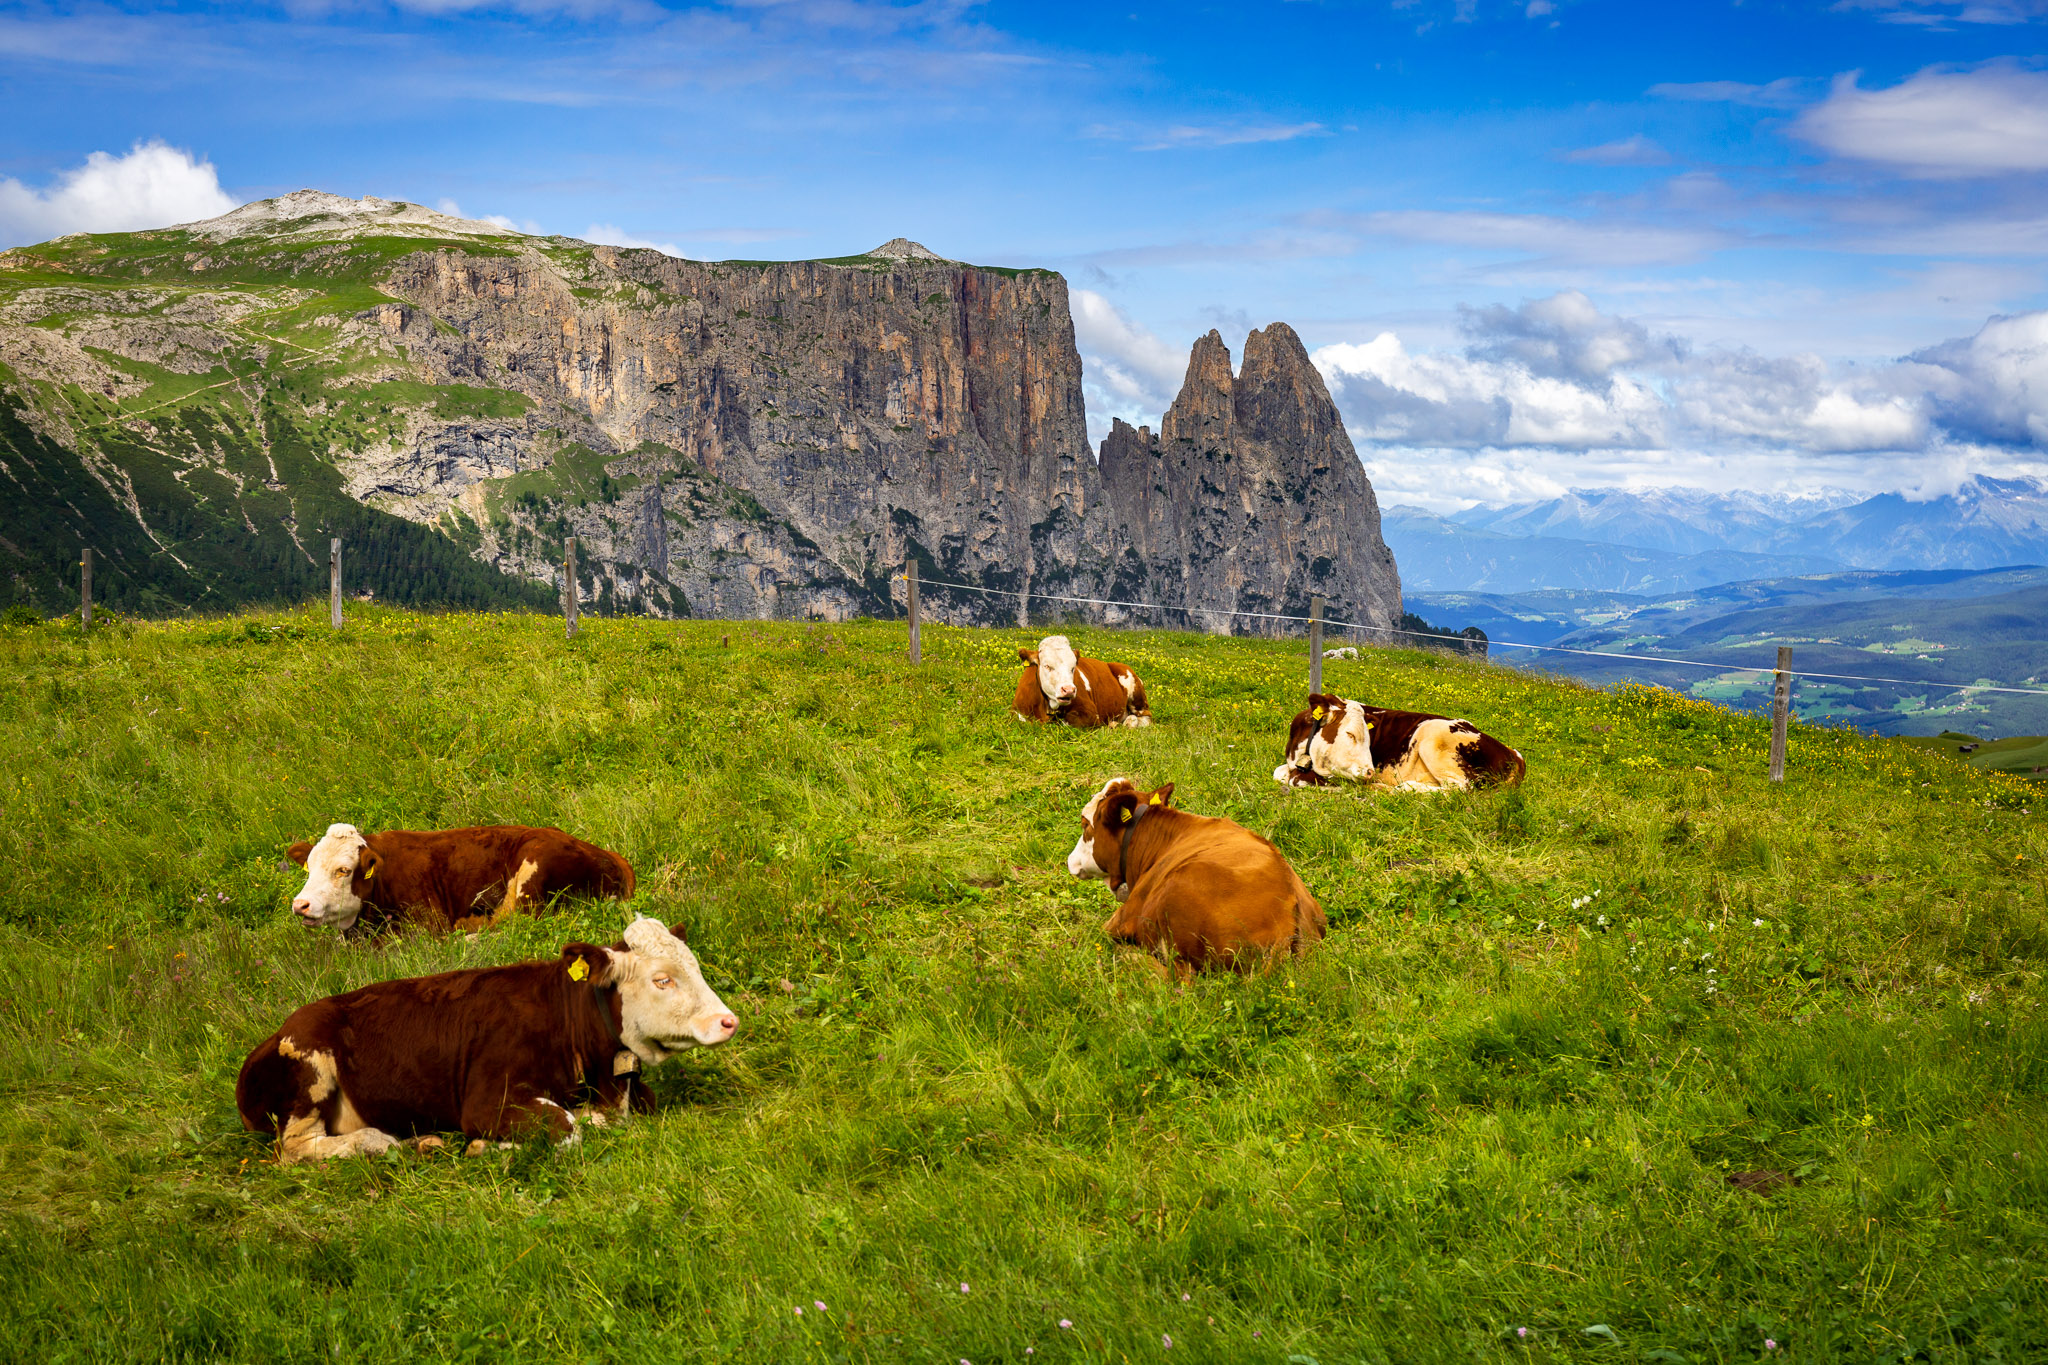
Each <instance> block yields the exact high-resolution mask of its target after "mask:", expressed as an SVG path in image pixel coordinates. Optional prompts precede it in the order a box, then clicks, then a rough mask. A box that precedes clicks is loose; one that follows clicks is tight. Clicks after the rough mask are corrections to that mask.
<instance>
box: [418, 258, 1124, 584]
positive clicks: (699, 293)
mask: <svg viewBox="0 0 2048 1365" xmlns="http://www.w3.org/2000/svg"><path fill="white" fill-rule="evenodd" d="M891 245H892V246H894V245H896V244H893V243H892V244H891ZM913 245H914V244H913ZM887 249H888V248H883V250H887ZM579 264H580V265H581V266H582V269H581V270H580V272H579V273H578V274H576V275H571V274H569V273H568V272H566V271H563V270H561V269H552V270H550V269H536V268H535V263H534V262H533V261H532V260H530V259H528V258H527V257H526V256H525V255H524V254H522V255H520V256H506V257H485V258H478V257H475V256H470V255H466V254H465V255H456V254H453V253H439V254H435V255H432V256H422V257H418V258H415V259H413V260H410V261H407V262H404V263H403V264H402V265H401V266H400V267H399V268H398V269H397V270H396V271H394V272H393V274H392V275H391V276H390V278H389V279H388V281H387V285H386V287H387V288H388V289H389V290H390V291H391V292H392V293H394V294H395V295H397V296H399V297H400V298H402V299H404V300H405V305H404V306H403V307H398V308H389V309H386V310H384V311H383V313H382V315H381V316H380V325H382V326H383V327H384V328H385V329H386V330H387V333H388V334H389V335H390V336H391V337H392V338H393V339H394V340H401V339H402V340H405V342H406V344H407V350H408V353H409V354H410V355H411V356H412V358H413V359H414V361H415V363H417V364H420V365H423V366H425V367H427V368H428V369H429V370H430V371H431V372H433V374H434V375H435V376H436V378H438V379H440V380H442V381H443V382H465V381H466V382H476V381H477V380H479V379H481V378H484V377H495V382H496V383H498V384H500V385H503V386H505V387H509V388H515V389H516V390H517V391H519V392H521V393H525V394H528V395H530V396H532V397H534V398H535V399H536V400H539V402H540V403H541V404H542V405H543V406H548V407H556V408H561V407H566V408H573V409H575V410H576V411H577V412H579V413H580V414H585V415H587V422H588V425H589V427H591V428H593V429H594V432H595V439H593V438H592V437H591V436H590V435H588V434H586V436H585V440H586V442H589V443H592V444H597V445H601V446H602V447H603V448H604V450H605V453H606V454H607V455H610V456H613V457H614V458H612V459H610V460H608V461H607V463H606V470H607V472H608V473H609V474H610V475H611V476H613V477H614V478H616V479H619V480H621V481H623V480H632V481H633V483H634V491H633V492H632V493H631V494H630V495H629V496H628V497H627V498H626V499H625V500H624V501H625V505H623V506H621V507H618V508H616V509H607V510H600V511H594V512H587V514H586V515H583V516H580V517H574V518H572V520H573V521H574V522H575V524H576V525H577V527H578V529H579V530H580V531H581V532H583V534H584V535H585V536H586V537H587V538H590V539H592V540H593V541H603V540H606V538H607V537H612V538H614V539H615V538H616V537H615V533H614V528H615V526H617V525H623V524H634V525H638V524H643V523H648V522H649V521H650V519H654V514H653V513H652V512H650V511H649V510H647V507H646V503H647V500H649V499H652V498H659V499H661V518H659V519H658V520H661V521H665V522H672V523H674V524H675V527H676V535H675V536H672V537H670V541H671V548H670V555H671V559H670V562H669V563H668V564H667V565H660V564H651V563H636V567H637V568H639V569H641V570H643V571H645V572H646V573H648V574H651V575H654V576H656V577H659V578H662V579H666V580H668V582H670V583H672V584H682V583H686V582H688V581H690V580H691V579H692V574H693V572H694V571H698V570H702V569H703V568H704V566H705V564H706V563H709V562H714V561H715V562H718V563H721V564H724V565H725V566H727V568H729V569H732V568H737V569H738V572H739V573H740V574H741V576H743V577H746V578H748V579H749V581H750V583H751V585H752V586H751V589H750V591H752V592H754V593H755V594H756V595H758V596H760V597H761V598H762V602H763V605H764V606H765V607H766V608H767V609H768V610H769V611H770V612H772V614H777V615H782V614H804V613H806V612H816V613H820V614H824V615H840V614H844V613H847V612H851V611H855V610H865V611H870V612H881V611H886V610H887V609H888V603H889V602H890V601H891V599H892V598H893V599H895V600H899V601H900V599H901V597H902V589H901V586H900V584H897V583H894V582H893V575H894V574H895V573H896V572H897V571H898V570H899V569H900V566H901V565H902V564H903V563H904V562H905V561H906V560H907V559H910V558H915V559H916V560H917V561H918V562H919V564H920V567H921V571H922V573H923V574H924V575H925V576H926V577H937V578H942V579H946V580H950V581H953V582H965V583H971V584H974V585H976V586H979V587H985V588H990V589H995V590H998V592H1000V593H1001V594H1002V595H1001V596H982V595H973V594H964V593H963V594H955V595H953V596H952V597H951V598H946V597H943V596H935V597H934V606H935V607H936V608H938V609H940V610H942V611H943V612H945V613H946V614H948V615H952V616H956V617H965V618H969V619H981V620H996V619H1004V618H1006V617H1012V616H1014V615H1015V613H1016V610H1017V604H1018V602H1019V601H1021V599H1022V595H1023V594H1024V593H1026V592H1032V591H1035V592H1054V593H1062V592H1071V591H1075V590H1086V591H1087V592H1090V593H1095V592H1098V591H1099V590H1100V589H1101V588H1102V587H1103V586H1104V585H1105V583H1106V582H1107V581H1108V570H1109V567H1110V562H1111V559H1112V556H1113V554H1114V549H1115V545H1116V534H1115V525H1114V522H1113V520H1112V519H1111V518H1110V517H1108V516H1107V515H1105V514H1104V509H1103V507H1102V505H1101V504H1102V494H1101V489H1100V484H1099V482H1098V480H1097V478H1096V476H1095V466H1094V460H1093V458H1092V456H1091V452H1090V451H1089V448H1088V442H1087V436H1086V431H1087V424H1086V415H1085V413H1084V412H1083V409H1082V404H1081V374H1080V360H1079V356H1078V355H1077V353H1076V352H1075V350H1074V344H1073V325H1072V321H1071V318H1070V316H1069V313H1068V309H1067V292H1066V283H1065V281H1063V280H1062V279H1061V278H1060V277H1059V276H1058V275H1055V274H1051V273H1049V272H1044V271H1022V272H1015V271H998V270H987V269H979V268H976V267H972V266H964V265H960V264H958V263H956V262H950V261H940V260H936V259H928V258H921V257H918V256H915V255H912V254H909V253H907V252H906V253H905V254H904V255H902V256H879V255H877V256H870V257H863V258H858V259H856V260H854V261H851V262H839V263H826V262H815V261H802V262H789V263H764V264H731V263H721V264H703V263H699V262H694V261H680V260H675V259H673V258H671V257H667V256H663V255H661V254H659V253H657V252H652V251H615V250H613V249H611V248H608V247H597V248H592V249H589V253H588V259H587V261H585V262H580V263H579ZM701 479H710V480H715V481H718V482H720V483H722V484H723V485H724V486H726V487H728V488H730V489H734V490H743V491H744V493H745V495H746V498H747V499H748V500H750V509H749V511H748V513H747V516H746V517H745V518H743V520H751V521H752V522H753V524H754V525H755V526H756V527H764V526H774V527H780V528H782V537H783V539H786V540H787V541H788V542H789V544H790V545H791V546H794V547H796V548H797V550H799V551H808V553H797V554H795V555H794V556H791V555H789V554H787V553H780V554H778V553H775V552H773V551H771V550H770V548H769V546H768V545H767V544H766V541H769V540H774V539H776V537H775V536H773V535H770V536H765V537H764V536H762V535H760V534H758V533H757V534H756V535H755V536H754V539H755V540H756V541H761V542H762V543H761V544H757V545H751V546H750V545H747V544H743V543H742V542H744V541H746V540H747V538H748V537H747V535H746V532H745V528H744V527H734V526H733V525H731V520H732V519H731V517H730V516H725V517H719V518H713V520H714V521H722V522H724V523H725V524H723V525H716V526H712V525H707V524H706V516H705V512H706V499H704V498H701V497H695V496H693V495H692V493H691V492H690V490H691V489H694V488H695V487H696V486H697V485H696V483H695V482H693V481H695V480H701ZM716 501H717V500H716V499H715V498H714V499H710V502H711V503H712V504H715V503H716ZM642 540H643V542H644V543H651V542H649V541H647V540H646V538H645V537H642ZM763 552H765V553H767V555H768V557H769V558H774V559H776V560H777V561H778V562H775V563H769V562H767V559H765V558H763ZM721 555H723V556H726V557H725V558H724V559H720V558H719V556H721ZM784 559H791V560H793V562H791V563H788V564H785V563H783V562H780V561H781V560H784ZM828 565H830V566H836V569H837V572H836V573H832V572H828V571H827V566H828ZM726 576H727V577H728V578H730V576H731V574H729V573H728V574H727V575H726ZM631 579H632V576H631V575H622V576H619V577H618V579H617V584H616V586H617V587H618V589H619V590H620V591H621V592H622V593H626V595H628V596H631V595H632V591H631V590H630V589H631ZM697 581H699V582H701V581H702V574H701V573H699V574H698V579H697ZM645 591H646V592H647V593H649V594H651V595H652V596H653V597H655V598H656V599H659V598H660V597H661V593H660V592H659V590H658V588H657V587H648V588H647V589H646V590H645ZM785 594H788V595H790V600H789V601H787V602H783V601H781V598H782V597H783V596H784V595H785ZM697 595H698V594H690V596H691V603H690V605H689V607H688V608H684V607H683V606H682V604H681V603H680V602H667V601H660V600H657V601H655V602H654V603H653V605H655V606H656V607H657V609H662V610H670V609H674V610H684V609H687V610H691V611H695V610H697V609H698V603H697V602H696V600H695V598H696V596H697ZM721 595H722V596H723V597H724V598H725V599H726V600H728V601H730V600H732V598H731V593H730V592H727V593H724V594H721ZM740 614H754V613H753V612H742V613H740Z"/></svg>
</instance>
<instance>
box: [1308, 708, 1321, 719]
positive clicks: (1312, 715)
mask: <svg viewBox="0 0 2048 1365" xmlns="http://www.w3.org/2000/svg"><path fill="white" fill-rule="evenodd" d="M1308 718H1309V719H1310V720H1321V719H1322V718H1323V708H1322V707H1320V706H1318V707H1317V708H1316V709H1315V710H1313V711H1311V712H1309V713H1308Z"/></svg>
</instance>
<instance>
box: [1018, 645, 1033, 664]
mask: <svg viewBox="0 0 2048 1365" xmlns="http://www.w3.org/2000/svg"><path fill="white" fill-rule="evenodd" d="M1017 657H1018V658H1020V659H1022V660H1023V661H1024V662H1025V663H1027V664H1035V663H1037V662H1038V651H1037V650H1035V649H1025V648H1023V647H1022V646H1019V647H1018V650H1017Z"/></svg>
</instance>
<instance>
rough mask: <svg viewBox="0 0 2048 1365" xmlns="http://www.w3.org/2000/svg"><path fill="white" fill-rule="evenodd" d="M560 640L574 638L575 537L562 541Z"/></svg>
mask: <svg viewBox="0 0 2048 1365" xmlns="http://www.w3.org/2000/svg"><path fill="white" fill-rule="evenodd" d="M562 623H563V624H562V630H563V636H562V638H563V639H565V640H573V639H575V638H576V537H574V536H569V537H566V538H565V539H564V540H563V541H562Z"/></svg>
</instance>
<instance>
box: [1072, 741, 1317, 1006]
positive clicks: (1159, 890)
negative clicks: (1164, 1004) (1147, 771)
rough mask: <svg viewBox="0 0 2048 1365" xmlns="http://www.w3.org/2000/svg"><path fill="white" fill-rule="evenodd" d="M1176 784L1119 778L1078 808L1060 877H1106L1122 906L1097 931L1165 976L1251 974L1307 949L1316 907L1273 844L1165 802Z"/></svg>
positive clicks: (1312, 938) (1225, 822)
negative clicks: (1147, 786)
mask: <svg viewBox="0 0 2048 1365" xmlns="http://www.w3.org/2000/svg"><path fill="white" fill-rule="evenodd" d="M1172 800H1173V784H1172V783H1171V782H1169V783H1167V784H1166V785H1165V786H1163V787H1160V788H1158V789H1156V790H1154V791H1149V792H1147V791H1140V790H1139V789H1138V788H1137V787H1136V786H1135V785H1134V784H1132V783H1131V782H1129V781H1128V780H1126V779H1124V778H1121V777H1117V778H1111V779H1110V780H1109V781H1108V782H1106V783H1104V784H1103V786H1102V790H1100V791H1098V792H1096V793H1095V795H1094V796H1093V797H1092V798H1090V799H1089V802H1088V804H1087V805H1086V806H1085V807H1083V809H1082V811H1081V837H1080V839H1079V840H1077V841H1076V842H1075V844H1074V851H1073V852H1072V853H1069V854H1068V855H1067V871H1068V872H1070V873H1072V874H1073V875H1074V876H1076V877H1079V878H1081V879H1083V880H1087V881H1096V880H1099V881H1106V882H1108V883H1109V885H1110V888H1111V890H1112V892H1113V893H1114V894H1115V896H1116V898H1117V900H1118V901H1119V902H1120V904H1119V905H1118V906H1117V909H1116V913H1115V914H1113V915H1111V916H1110V917H1109V919H1108V920H1107V921H1106V922H1105V923H1104V924H1103V926H1102V931H1103V932H1104V933H1105V934H1107V935H1108V936H1109V937H1110V938H1111V939H1112V940H1113V941H1115V942H1117V943H1123V944H1129V945H1132V946H1135V947H1138V948H1142V949H1144V950H1145V951H1147V952H1149V953H1151V954H1153V955H1154V958H1155V959H1156V962H1155V965H1156V966H1157V967H1158V968H1159V970H1160V971H1161V972H1162V973H1164V972H1166V971H1167V970H1169V969H1171V970H1172V971H1174V972H1175V973H1177V974H1178V975H1179V977H1180V979H1181V980H1183V981H1185V980H1187V979H1188V978H1189V977H1190V976H1192V975H1193V974H1194V973H1195V972H1198V971H1210V970H1214V969H1217V968H1227V969H1230V970H1234V971H1240V972H1244V971H1251V970H1255V969H1262V968H1265V967H1269V966H1271V965H1272V963H1273V962H1275V961H1276V960H1277V959H1279V958H1281V957H1285V956H1292V955H1294V954H1298V953H1301V952H1303V951H1305V950H1306V949H1307V948H1308V947H1309V946H1310V945H1311V944H1314V943H1315V942H1317V941H1318V940H1320V939H1321V938H1322V936H1323V934H1324V932H1325V930H1326V928H1327V924H1326V921H1325V920H1324V918H1323V907H1322V906H1321V905H1320V904H1319V903H1318V902H1317V901H1316V898H1315V897H1314V896H1312V895H1310V894H1309V890H1308V888H1307V887H1306V886H1304V885H1302V882H1301V878H1300V877H1298V876H1296V875H1295V872H1294V869H1293V868H1292V867H1290V866H1289V865H1288V863H1287V859H1286V858H1284V857H1283V856H1281V853H1280V850H1279V849H1277V848H1275V847H1273V845H1272V843H1271V842H1270V841H1269V840H1267V839H1263V838H1261V837H1260V836H1258V835H1256V834H1254V833H1252V832H1251V831H1250V830H1248V829H1246V828H1245V827H1244V826H1242V825H1239V824H1236V823H1234V822H1232V821H1229V820H1224V819H1219V818H1216V817H1213V816H1203V815H1190V814H1188V813H1187V812H1185V811H1180V810H1175V809H1174V808H1173V806H1172V804H1171V803H1172Z"/></svg>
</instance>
